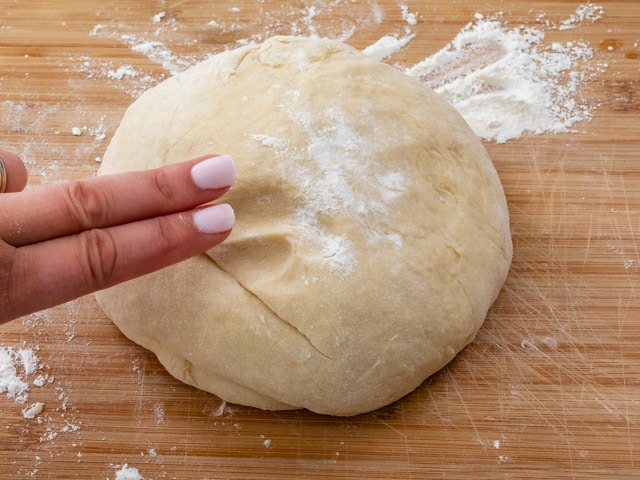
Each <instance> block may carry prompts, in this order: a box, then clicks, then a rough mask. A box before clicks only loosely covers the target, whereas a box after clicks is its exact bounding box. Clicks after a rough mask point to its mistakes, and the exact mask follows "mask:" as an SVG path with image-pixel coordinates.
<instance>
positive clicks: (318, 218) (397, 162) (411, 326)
mask: <svg viewBox="0 0 640 480" xmlns="http://www.w3.org/2000/svg"><path fill="white" fill-rule="evenodd" d="M212 152H217V153H228V154H231V155H232V156H233V157H234V160H235V162H236V169H237V180H236V183H235V185H234V186H233V188H232V189H231V190H230V191H229V192H228V193H227V194H226V195H225V197H224V202H229V203H230V204H231V205H232V206H233V207H234V209H235V211H236V218H237V223H236V226H235V228H234V230H233V232H232V233H231V235H230V236H229V238H228V239H227V241H226V242H225V243H224V244H222V245H220V246H218V247H216V248H214V249H212V250H211V251H209V252H207V253H205V254H202V255H199V256H196V257H194V258H192V259H190V260H187V261H185V262H182V263H180V264H178V265H175V266H172V267H169V268H166V269H164V270H161V271H159V272H157V273H154V274H151V275H147V276H145V277H143V278H139V279H136V280H133V281H130V282H127V283H126V284H123V285H119V286H116V287H113V288H110V289H107V290H104V291H101V292H99V293H97V294H96V296H97V299H98V301H99V303H100V305H101V306H102V308H103V309H104V310H105V312H106V313H107V314H108V315H109V317H111V318H112V319H113V321H114V322H115V323H116V324H117V325H118V327H119V328H120V329H121V330H122V332H123V333H124V334H125V335H126V336H127V337H129V338H130V339H132V340H133V341H135V342H137V343H139V344H140V345H142V346H144V347H146V348H147V349H149V350H151V351H153V352H154V353H155V354H156V355H157V357H158V358H159V360H160V362H162V364H163V365H164V366H165V367H166V368H167V370H168V371H169V372H170V373H171V374H172V375H174V376H175V377H176V378H178V379H180V380H182V381H183V382H186V383H188V384H191V385H193V386H195V387H198V388H200V389H203V390H207V391H209V392H212V393H214V394H216V395H218V396H220V397H221V398H223V399H225V400H227V401H229V402H234V403H239V404H244V405H250V406H255V407H258V408H262V409H296V408H306V409H309V410H312V411H314V412H319V413H325V414H333V415H354V414H358V413H362V412H367V411H370V410H373V409H376V408H379V407H382V406H384V405H386V404H388V403H390V402H393V401H394V400H397V399H399V398H401V397H402V396H404V395H405V394H407V393H408V392H410V391H412V390H413V389H415V388H416V387H417V386H418V385H420V383H421V382H423V381H424V380H425V379H426V378H427V377H428V376H429V375H431V374H432V373H434V372H435V371H437V370H438V369H440V368H441V367H443V366H444V365H445V364H446V363H447V362H449V361H450V360H451V359H452V358H453V357H454V356H455V355H456V354H457V353H458V352H459V351H460V350H461V349H462V348H463V347H464V346H465V345H467V344H468V343H469V342H470V341H471V340H472V339H473V338H474V336H475V334H476V332H477V331H478V329H479V328H480V326H481V324H482V322H483V320H484V318H485V316H486V314H487V310H488V309H489V307H490V306H491V304H492V303H493V301H494V300H495V298H496V296H497V294H498V292H499V290H500V288H501V286H502V284H503V282H504V280H505V277H506V275H507V271H508V269H509V265H510V262H511V254H512V245H511V239H510V234H509V220H508V211H507V206H506V202H505V197H504V193H503V190H502V186H501V184H500V181H499V178H498V175H497V173H496V171H495V169H494V167H493V165H492V163H491V160H490V159H489V157H488V156H487V154H486V152H485V150H484V148H483V147H482V145H481V143H480V142H479V141H478V140H477V139H476V137H475V136H474V134H473V132H472V131H471V130H470V129H469V127H468V126H467V125H466V123H465V122H464V121H463V120H462V118H461V117H460V116H459V115H458V114H457V113H456V111H455V110H454V109H453V108H452V107H451V106H450V105H448V104H447V103H446V102H445V101H443V100H442V99H441V98H439V97H438V96H437V95H436V94H434V93H433V92H431V91H430V90H429V89H427V88H426V87H425V86H424V85H423V84H421V83H420V82H418V81H416V80H414V79H412V78H410V77H408V76H406V75H404V74H403V73H402V72H400V71H399V70H397V69H395V68H392V67H390V66H388V65H385V64H382V63H379V62H376V61H373V60H370V59H368V58H366V57H365V56H364V55H362V53H361V52H359V51H358V50H355V49H353V48H351V47H349V46H346V45H344V44H342V43H340V42H337V41H332V40H326V39H308V38H299V37H274V38H272V39H269V40H268V41H266V42H265V43H263V44H260V45H252V46H247V47H243V48H239V49H237V50H233V51H228V52H224V53H221V54H218V55H215V56H213V57H212V58H210V59H209V60H206V61H204V62H203V63H200V64H198V65H196V66H194V67H192V68H190V69H188V70H186V71H185V72H183V73H180V74H178V75H176V76H174V77H171V78H169V79H168V80H166V81H164V82H162V83H160V84H159V85H157V86H156V87H154V88H152V89H151V90H149V91H147V92H146V93H144V94H143V95H142V96H141V97H140V98H139V99H138V100H137V101H136V102H134V103H133V105H131V107H130V108H129V109H128V110H127V112H126V114H125V116H124V119H123V120H122V123H121V125H120V127H119V128H118V130H117V131H116V133H115V135H114V137H113V139H112V141H111V143H110V145H109V147H108V149H107V152H106V153H105V155H104V159H103V162H102V166H101V168H100V174H110V173H116V172H124V171H130V170H142V169H148V168H153V167H159V166H161V165H167V164H170V163H174V162H179V161H182V160H185V159H189V158H194V157H198V156H200V155H205V154H210V153H212Z"/></svg>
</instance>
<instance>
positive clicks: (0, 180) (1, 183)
mask: <svg viewBox="0 0 640 480" xmlns="http://www.w3.org/2000/svg"><path fill="white" fill-rule="evenodd" d="M6 188H7V169H6V168H5V167H4V163H2V160H0V193H3V192H4V191H5V189H6Z"/></svg>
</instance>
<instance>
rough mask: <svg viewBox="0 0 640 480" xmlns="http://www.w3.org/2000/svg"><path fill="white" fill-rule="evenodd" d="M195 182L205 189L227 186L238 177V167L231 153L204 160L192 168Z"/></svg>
mask: <svg viewBox="0 0 640 480" xmlns="http://www.w3.org/2000/svg"><path fill="white" fill-rule="evenodd" d="M191 177H192V178H193V181H194V183H195V184H196V185H197V186H198V187H200V188H203V189H205V190H209V189H211V190H213V189H216V188H226V187H228V186H230V185H231V184H232V183H233V181H234V180H235V179H236V169H235V167H234V166H233V159H232V158H231V156H229V155H220V156H218V157H211V158H207V159H205V160H202V161H201V162H200V163H198V164H196V165H195V166H194V167H193V168H192V169H191Z"/></svg>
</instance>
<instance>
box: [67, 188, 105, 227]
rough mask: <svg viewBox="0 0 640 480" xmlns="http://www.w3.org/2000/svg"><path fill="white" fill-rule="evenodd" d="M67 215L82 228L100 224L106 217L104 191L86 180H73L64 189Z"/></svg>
mask: <svg viewBox="0 0 640 480" xmlns="http://www.w3.org/2000/svg"><path fill="white" fill-rule="evenodd" d="M65 194H66V195H65V197H66V199H67V206H68V211H69V215H70V217H71V218H73V219H75V220H76V222H77V223H78V224H79V225H80V226H81V227H82V228H83V229H85V230H86V229H90V228H94V227H97V226H100V225H102V224H103V223H104V221H105V219H106V218H107V205H109V202H107V201H106V200H107V199H106V198H105V196H104V195H105V194H104V192H102V191H101V190H99V189H97V188H95V187H94V186H93V185H91V184H90V183H87V182H86V181H82V180H81V181H79V182H73V183H70V184H68V185H67V187H66V191H65Z"/></svg>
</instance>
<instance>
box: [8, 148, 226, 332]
mask: <svg viewBox="0 0 640 480" xmlns="http://www.w3.org/2000/svg"><path fill="white" fill-rule="evenodd" d="M0 160H2V162H3V163H4V165H5V169H6V172H7V186H6V191H5V193H1V194H0V324H2V323H4V322H7V321H9V320H12V319H15V318H18V317H21V316H23V315H26V314H28V313H32V312H36V311H39V310H43V309H45V308H48V307H52V306H54V305H58V304H61V303H64V302H66V301H69V300H72V299H74V298H77V297H80V296H82V295H85V294H88V293H91V292H95V291H97V290H100V289H103V288H107V287H110V286H113V285H115V284H118V283H121V282H124V281H126V280H130V279H132V278H135V277H138V276H141V275H145V274H147V273H151V272H153V271H156V270H159V269H161V268H163V267H166V266H168V265H171V264H174V263H177V262H179V261H182V260H185V259H187V258H189V257H192V256H194V255H197V254H199V253H202V252H205V251H207V250H209V249H210V248H212V247H214V246H216V245H218V244H219V243H221V242H222V241H224V240H225V239H226V238H227V236H228V235H229V233H230V231H231V228H232V227H233V224H234V222H235V215H234V212H233V209H232V208H231V207H230V206H229V205H227V204H216V205H210V202H214V201H215V200H217V199H219V198H220V197H221V196H222V195H223V194H224V193H225V192H227V191H228V189H229V188H230V186H231V184H232V183H233V181H234V179H235V169H234V166H233V160H232V159H231V157H229V156H227V155H221V156H204V157H199V158H196V159H193V160H189V161H185V162H182V163H177V164H173V165H169V166H166V167H161V168H157V169H154V170H147V171H142V172H131V173H121V174H116V175H105V176H100V177H94V178H90V179H87V180H81V181H78V182H69V183H59V184H53V185H46V186H41V187H37V188H32V189H27V190H24V188H25V185H26V183H27V172H26V169H25V167H24V164H23V163H22V162H21V160H20V159H19V158H18V157H17V156H16V155H14V154H12V153H9V152H6V151H4V150H0Z"/></svg>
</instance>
